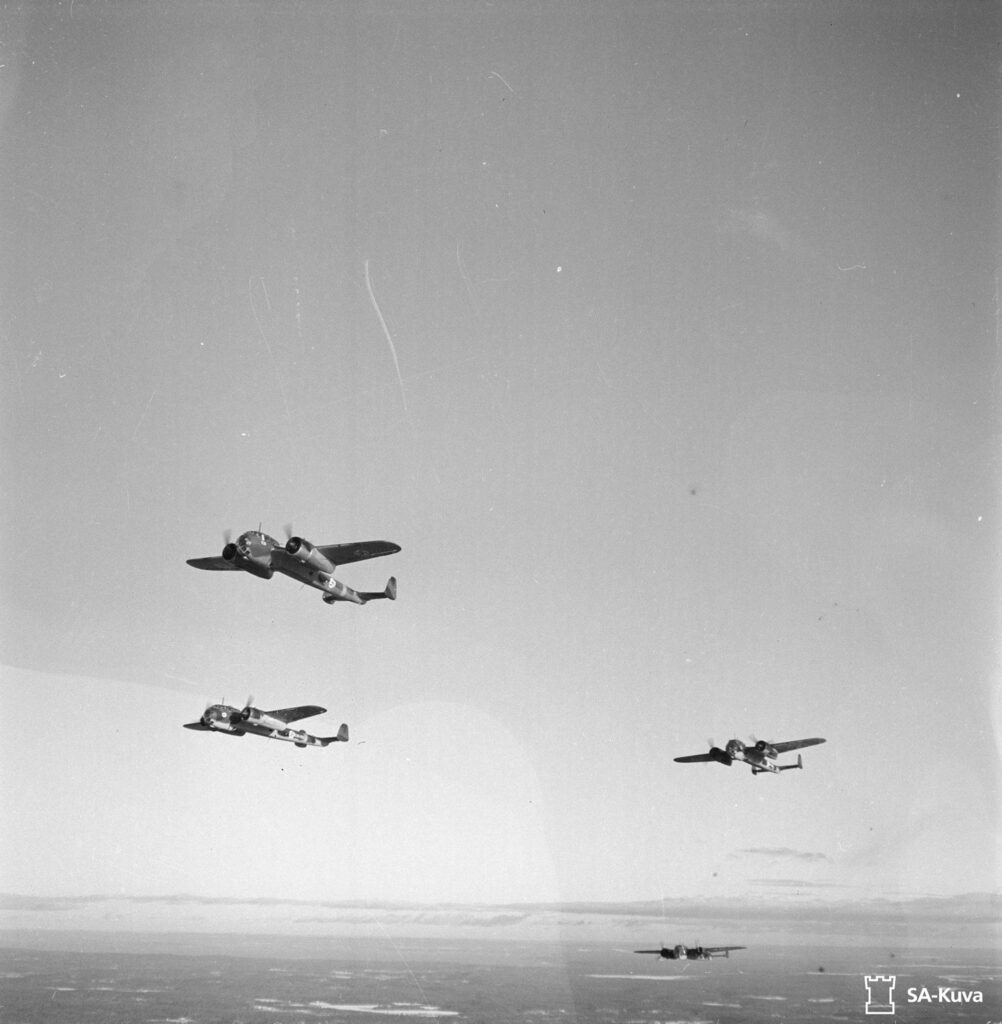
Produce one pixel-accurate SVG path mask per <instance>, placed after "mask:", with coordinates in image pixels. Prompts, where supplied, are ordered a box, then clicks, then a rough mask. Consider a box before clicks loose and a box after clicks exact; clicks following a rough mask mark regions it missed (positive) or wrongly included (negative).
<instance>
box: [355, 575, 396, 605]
mask: <svg viewBox="0 0 1002 1024" xmlns="http://www.w3.org/2000/svg"><path fill="white" fill-rule="evenodd" d="M358 596H359V597H360V598H361V599H362V604H367V603H368V602H369V601H379V600H381V599H382V598H386V600H387V601H396V599H397V578H396V576H391V577H390V578H389V579H388V580H387V581H386V588H385V589H384V590H367V591H362V592H361V593H359V595H358Z"/></svg>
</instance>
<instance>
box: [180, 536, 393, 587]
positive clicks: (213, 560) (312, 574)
mask: <svg viewBox="0 0 1002 1024" xmlns="http://www.w3.org/2000/svg"><path fill="white" fill-rule="evenodd" d="M399 550H400V545H399V544H392V543H391V542H390V541H388V540H370V541H360V542H357V543H354V544H317V545H313V544H311V543H310V542H309V541H308V540H303V538H302V537H289V540H288V541H287V542H286V543H285V544H280V543H279V542H278V541H277V540H275V538H274V537H269V536H268V535H267V534H266V533H262V532H261V531H260V530H249V531H248V532H247V533H242V534H240V536H239V537H237V539H236V543H234V542H232V541H231V540H229V538H227V539H226V546H225V547H224V548H223V551H222V554H219V555H213V556H210V557H208V558H189V559H188V560H187V562H188V565H190V566H193V567H194V568H195V569H209V570H213V571H216V572H221V571H222V572H224V571H228V570H233V569H242V570H243V571H244V572H249V573H250V574H251V575H252V576H260V577H261V579H263V580H270V579H271V578H272V576H274V575H275V573H276V572H280V573H283V574H284V575H286V576H291V577H292V579H294V580H298V581H299V582H300V583H305V584H306V585H307V586H308V587H315V588H316V589H317V590H320V591H323V595H324V601H325V602H326V603H327V604H334V602H335V601H351V602H352V604H366V603H367V602H369V601H375V600H377V599H379V598H387V599H389V600H390V601H395V600H396V597H397V581H396V577H394V576H391V577H390V579H389V582H388V583H387V584H386V587H385V589H383V590H379V591H375V592H369V591H362V590H352V589H351V587H347V586H345V585H344V584H343V583H341V582H339V581H338V580H336V579H334V570H335V569H336V568H337V567H338V566H339V565H347V564H348V563H349V562H361V561H362V560H363V559H366V558H379V557H380V556H381V555H392V554H394V553H396V552H397V551H399Z"/></svg>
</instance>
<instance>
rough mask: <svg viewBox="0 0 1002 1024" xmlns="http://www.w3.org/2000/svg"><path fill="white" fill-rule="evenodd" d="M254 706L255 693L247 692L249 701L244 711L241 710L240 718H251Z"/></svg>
mask: <svg viewBox="0 0 1002 1024" xmlns="http://www.w3.org/2000/svg"><path fill="white" fill-rule="evenodd" d="M253 706H254V695H253V694H250V693H249V694H247V703H246V704H245V705H244V709H243V711H241V712H240V719H241V721H243V722H246V721H247V719H248V718H250V713H251V708H252V707H253Z"/></svg>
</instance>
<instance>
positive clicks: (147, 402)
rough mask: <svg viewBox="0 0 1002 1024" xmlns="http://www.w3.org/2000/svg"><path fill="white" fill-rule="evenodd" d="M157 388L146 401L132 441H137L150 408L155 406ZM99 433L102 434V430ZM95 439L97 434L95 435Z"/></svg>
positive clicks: (133, 432)
mask: <svg viewBox="0 0 1002 1024" xmlns="http://www.w3.org/2000/svg"><path fill="white" fill-rule="evenodd" d="M156 394H157V388H154V389H153V391H152V392H151V393H150V397H149V398H148V399H147V401H146V406H145V408H144V409H143V411H142V412H141V413H140V414H139V419H138V420H137V421H136V429H135V430H133V431H132V440H133V441H135V439H136V435H137V434H138V433H139V428H140V427H141V426H142V425H143V420H144V419H146V414H147V413H148V412H149V411H150V406H151V405H152V404H153V399H154V398H155V397H156ZM98 429H99V432H100V428H98ZM94 437H95V439H96V438H97V434H95V435H94Z"/></svg>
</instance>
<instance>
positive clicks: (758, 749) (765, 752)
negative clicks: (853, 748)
mask: <svg viewBox="0 0 1002 1024" xmlns="http://www.w3.org/2000/svg"><path fill="white" fill-rule="evenodd" d="M824 742H825V741H824V740H823V739H819V738H815V739H810V740H789V741H788V742H787V743H766V741H765V740H758V741H757V742H756V743H755V744H754V745H752V746H746V745H745V744H744V743H742V742H741V740H731V741H730V742H729V743H728V744H727V746H726V747H724V749H723V750H721V749H720V747H715V746H714V745H713V744H712V743H711V744H710V751H709V753H708V754H688V755H687V756H685V757H676V758H675V760H676V761H678V762H679V763H681V764H690V763H691V762H693V761H716V762H718V763H719V764H726V765H730V764H732V763H733V762H734V761H744V763H745V764H747V765H751V770H752V775H761V774H763V773H765V772H786V771H789V770H790V769H791V768H803V767H804V762H803V759H802V758H801V757H800V755H799V754H798V755H797V763H796V764H770V763H769V762H770V761H775V760H776V758H777V757H779V755H780V754H785V753H786V752H787V751H788V750H799V749H800V748H801V747H813V746H816V745H817V744H818V743H824Z"/></svg>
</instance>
